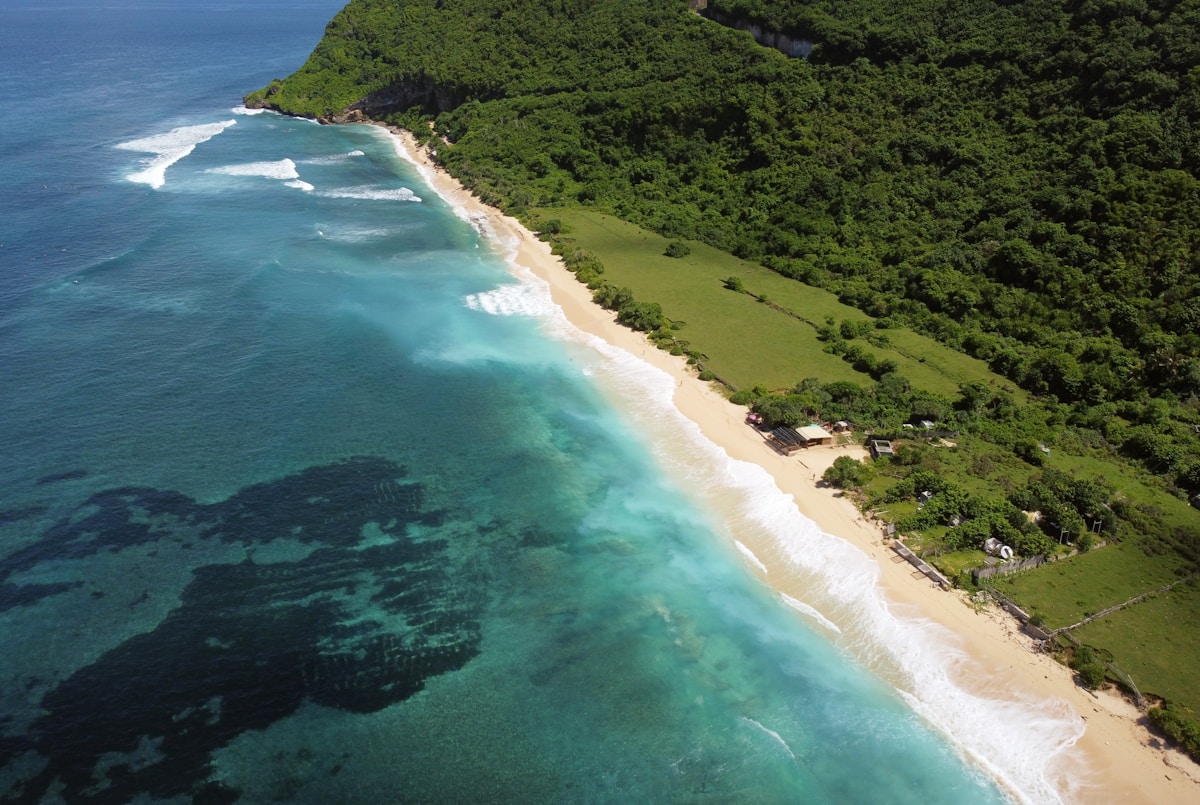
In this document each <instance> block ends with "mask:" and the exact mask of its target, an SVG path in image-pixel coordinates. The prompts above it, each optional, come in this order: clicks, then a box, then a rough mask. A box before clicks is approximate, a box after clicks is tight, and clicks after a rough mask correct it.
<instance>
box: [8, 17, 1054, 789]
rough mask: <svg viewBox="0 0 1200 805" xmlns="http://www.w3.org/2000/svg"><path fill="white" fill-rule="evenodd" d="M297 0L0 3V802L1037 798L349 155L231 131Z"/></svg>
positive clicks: (654, 424) (529, 298) (897, 657)
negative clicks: (761, 557)
mask: <svg viewBox="0 0 1200 805" xmlns="http://www.w3.org/2000/svg"><path fill="white" fill-rule="evenodd" d="M338 7H339V4H338V3H336V2H316V1H315V0H314V1H313V2H283V1H282V0H264V1H263V2H258V3H241V4H233V3H219V2H187V3H180V4H174V3H172V4H166V3H161V4H156V3H149V2H136V0H130V1H129V2H124V3H120V4H115V5H106V4H99V5H92V4H86V5H85V4H80V5H75V6H72V5H67V4H62V3H55V2H50V3H45V2H43V3H18V4H16V5H15V6H14V5H13V4H8V5H5V6H4V7H3V8H2V9H0V91H2V93H3V97H4V98H5V99H6V103H5V104H4V105H3V106H0V188H3V190H2V192H0V378H2V381H3V388H4V393H3V395H0V431H2V433H3V437H2V438H0V489H2V490H3V493H2V494H3V497H2V498H0V792H3V793H2V794H0V799H3V798H11V799H13V800H14V801H29V802H36V801H56V800H58V799H63V800H66V801H71V802H128V801H140V802H149V801H156V800H164V801H165V800H178V801H208V802H229V801H243V802H263V801H278V800H284V801H295V802H381V801H399V800H414V801H427V802H437V801H440V802H454V801H461V802H465V801H472V802H517V801H520V802H635V801H636V802H839V803H840V802H863V803H867V802H870V803H876V802H894V803H922V805H932V803H958V802H966V801H970V802H973V803H986V802H1000V801H1003V797H1002V795H1001V794H1000V793H998V789H997V787H996V785H995V784H994V783H992V782H990V780H989V778H988V776H987V775H985V773H984V772H983V771H981V766H978V765H976V763H975V762H974V761H968V760H965V759H964V757H974V758H976V760H977V761H979V762H981V763H982V764H984V765H987V766H988V768H989V772H990V773H991V774H995V775H998V776H1000V777H1003V778H1005V779H1006V780H1008V782H1009V783H1010V784H1011V785H1014V786H1016V787H1017V788H1019V789H1021V790H1022V791H1023V793H1024V794H1026V795H1027V796H1029V797H1031V798H1033V799H1039V798H1045V797H1049V796H1051V794H1050V793H1049V791H1048V789H1044V788H1042V789H1039V788H1037V785H1036V783H1037V782H1038V781H1039V779H1040V778H1039V776H1038V775H1039V772H1038V771H1037V769H1034V771H1033V772H1029V773H1027V774H1025V776H1022V774H1023V772H1022V770H1019V769H1017V768H1016V765H1017V763H1016V762H1015V761H1014V760H1013V758H1006V757H999V758H997V757H991V756H990V752H989V749H988V747H989V746H990V744H988V743H987V741H986V740H983V739H980V738H979V736H978V735H976V734H974V733H972V732H971V730H970V729H969V728H961V725H958V726H959V727H960V728H958V729H957V731H955V730H956V725H955V723H954V721H955V719H954V717H953V715H954V714H957V715H958V716H960V717H961V716H963V715H964V713H967V712H968V711H969V710H970V708H971V707H976V706H978V703H977V702H975V701H974V700H968V701H966V703H956V702H955V701H952V702H951V704H952V706H953V707H957V708H958V709H956V710H952V711H948V712H950V713H951V715H950V716H947V714H946V712H941V711H938V710H937V709H936V708H933V709H932V710H929V708H928V707H927V705H928V703H927V702H926V703H925V704H924V705H923V704H922V703H921V702H920V701H917V705H916V706H917V707H918V709H923V710H925V711H927V712H926V713H925V714H926V716H929V717H930V718H932V719H933V720H934V721H939V722H941V723H943V724H945V725H946V728H947V729H948V730H949V732H951V733H953V734H952V736H951V738H952V739H953V745H954V746H958V747H959V748H958V749H957V750H956V749H952V743H951V740H949V739H947V738H946V737H943V736H942V735H940V734H939V733H937V732H935V731H934V730H933V729H932V728H930V727H929V726H928V725H927V722H926V721H925V720H924V719H923V718H921V717H919V716H918V715H917V714H916V711H915V710H914V709H913V702H914V698H913V696H912V695H911V694H908V695H902V694H901V693H900V692H899V691H898V690H897V689H896V687H894V685H896V684H901V687H902V688H903V686H904V685H903V682H904V680H906V679H907V680H909V681H910V682H911V681H912V678H913V677H914V675H915V671H914V670H913V669H914V668H916V667H917V666H919V665H920V664H921V663H922V662H925V660H924V659H922V658H919V657H918V658H917V659H915V660H912V659H911V658H910V659H908V660H906V659H905V658H904V656H903V655H904V654H905V651H904V650H903V649H901V648H897V647H896V646H891V647H889V646H888V645H886V644H885V643H879V644H878V645H875V644H873V643H872V642H871V641H873V640H876V641H878V640H880V638H879V634H880V633H881V631H887V629H886V628H885V627H884V626H880V624H883V623H884V622H885V621H886V620H887V615H886V613H884V614H878V613H875V614H871V615H870V617H868V616H866V615H864V614H863V613H864V612H869V613H874V612H875V610H872V609H871V607H878V606H879V602H878V600H877V599H875V598H871V599H869V601H868V603H867V604H863V603H862V602H863V601H864V600H867V599H860V598H855V597H854V596H862V595H867V593H865V592H864V588H867V587H869V586H870V584H869V578H870V576H869V572H867V571H864V570H863V568H865V567H867V565H868V564H869V563H860V562H859V559H858V558H856V557H854V556H850V557H849V558H846V554H845V553H844V551H842V549H841V548H839V547H838V545H837V542H836V540H832V539H830V538H827V537H825V536H824V535H820V534H819V532H816V531H815V529H812V528H811V524H806V521H802V518H799V516H798V515H797V514H796V513H795V512H794V510H791V511H782V510H780V511H782V513H780V511H776V510H775V509H773V508H772V507H778V506H780V505H781V504H780V501H781V500H782V498H781V496H779V495H778V494H774V495H773V493H772V492H771V490H770V489H768V488H766V487H764V486H763V483H762V481H761V479H759V478H757V477H756V476H753V473H751V474H750V476H747V477H742V476H745V470H744V468H742V469H740V470H739V469H737V468H734V470H736V471H735V472H733V474H734V475H738V473H739V472H741V473H742V476H739V477H741V480H734V481H731V480H729V478H727V477H725V476H726V475H728V474H729V472H730V467H727V466H724V465H722V464H721V462H720V457H719V456H714V454H713V453H712V450H711V449H710V448H709V447H705V446H704V445H703V444H700V443H699V442H695V439H694V437H691V436H687V434H686V428H684V429H682V431H680V432H684V436H685V438H684V439H683V440H682V442H680V443H679V444H682V445H683V446H680V447H672V448H669V449H668V448H665V447H662V445H663V444H665V443H667V442H669V439H667V440H666V441H665V442H664V441H663V436H662V434H663V433H664V432H670V431H671V429H672V428H675V429H679V428H680V426H679V424H678V423H677V422H676V421H675V420H673V419H671V416H672V415H671V412H670V409H669V406H668V405H667V402H668V400H669V391H670V390H669V387H668V388H667V389H666V391H665V392H664V390H663V388H662V387H661V380H660V379H658V378H656V377H655V376H654V374H653V372H652V371H650V370H648V369H646V368H645V367H642V366H639V365H638V363H637V361H635V360H634V359H632V358H630V357H629V356H621V355H616V354H615V353H612V352H611V351H608V350H603V349H597V348H596V347H595V345H590V344H589V343H588V342H587V340H586V339H583V338H581V337H578V335H577V334H573V333H572V332H571V331H570V329H569V328H568V327H566V326H565V325H564V324H563V323H562V322H561V320H559V319H558V318H557V317H556V314H555V311H554V309H553V306H552V305H550V304H549V302H548V301H547V298H546V296H545V292H544V289H541V288H539V287H538V286H537V285H536V283H534V282H532V281H530V280H528V279H525V280H521V279H518V278H516V277H514V275H513V274H512V273H511V272H510V269H509V267H508V265H507V264H506V262H505V260H504V255H503V244H497V243H495V242H494V240H491V239H489V238H488V237H487V233H486V232H481V231H480V230H479V229H478V228H477V227H475V226H472V225H471V223H470V222H467V221H464V220H463V219H462V218H460V217H459V216H457V215H456V214H455V211H454V210H452V209H451V208H450V207H449V206H448V205H447V204H446V203H445V202H443V201H442V200H441V199H439V198H438V197H437V196H436V195H434V194H433V193H432V192H431V191H429V190H428V189H427V188H425V187H424V186H423V185H422V184H421V182H420V180H419V178H418V177H417V176H416V175H415V174H414V173H413V171H412V170H411V169H410V167H409V166H408V165H407V163H405V162H404V161H403V160H402V159H400V158H399V157H398V156H397V153H396V151H395V148H394V145H393V143H392V142H391V140H390V139H389V138H388V137H387V136H386V135H385V134H383V133H382V132H380V131H379V130H377V129H374V128H370V127H361V126H360V127H322V126H318V125H316V124H313V123H311V122H307V121H301V120H292V119H287V118H282V117H279V116H277V115H273V114H260V115H248V114H245V113H244V110H240V109H238V108H237V107H238V105H239V99H240V97H241V95H242V94H243V93H244V92H246V91H248V90H250V89H253V88H256V87H259V86H261V85H263V84H265V83H267V81H269V80H270V79H271V78H273V77H277V76H284V75H286V74H288V73H289V72H291V71H292V70H293V69H295V68H296V67H297V66H299V64H300V63H301V62H302V61H303V59H304V58H305V56H306V55H307V53H308V52H309V50H311V48H312V46H313V45H314V44H315V43H316V41H317V40H318V39H319V37H320V34H321V31H322V29H323V26H324V23H325V22H326V21H327V20H328V19H329V18H330V17H331V16H332V15H333V14H334V13H335V12H336V11H337V9H338ZM189 149H190V150H189ZM622 399H624V400H632V401H634V403H635V404H632V405H628V406H623V405H621V404H620V403H619V401H620V400H622ZM614 400H617V401H618V402H616V403H614ZM638 400H642V401H643V402H644V403H645V404H644V405H643V406H641V407H642V408H644V409H645V410H648V411H652V412H656V413H652V414H646V415H644V416H642V417H641V418H639V417H638V416H634V415H631V413H630V411H631V410H636V409H637V408H638V407H639V406H638V405H637V404H636V403H637V401H638ZM676 438H678V433H676ZM689 439H691V440H692V441H691V442H689ZM692 442H695V443H694V444H693V443H692ZM685 443H686V444H685ZM689 445H690V446H689ZM688 479H690V480H688ZM685 487H686V489H685ZM710 498H711V499H714V500H715V499H716V498H722V499H726V498H727V499H729V500H731V501H732V503H729V504H728V505H725V506H723V507H722V506H718V505H716V504H715V503H714V504H713V505H709V504H710V502H711V500H710ZM764 501H765V502H764ZM782 505H783V507H784V509H786V508H787V503H786V500H783V503H782ZM728 510H741V511H743V512H745V513H746V514H745V517H744V518H742V520H740V521H736V522H729V521H726V520H722V519H721V517H719V516H718V512H719V511H728ZM781 523H783V526H781V525H780V524H781ZM739 529H741V530H739ZM772 529H776V530H778V531H780V533H782V531H783V530H787V531H789V533H790V535H791V536H790V537H789V538H791V537H794V536H795V534H796V533H797V532H798V531H800V532H803V534H804V535H805V536H804V539H807V540H809V542H807V543H805V545H807V546H808V547H806V548H805V554H806V555H807V556H809V557H812V556H815V555H818V554H820V553H821V551H826V552H827V556H826V559H827V560H828V561H825V564H827V565H828V564H831V563H833V562H834V561H835V560H836V561H837V562H841V563H842V565H841V567H842V572H841V574H840V577H841V578H843V579H844V578H845V576H846V574H848V573H862V572H867V576H865V578H867V579H868V582H867V583H866V584H865V585H858V586H857V588H856V591H855V592H854V593H853V595H850V596H849V597H847V595H843V594H842V593H841V592H839V591H838V590H837V589H836V585H832V586H831V585H830V584H829V583H828V579H825V577H823V576H822V573H823V572H825V569H823V568H821V567H816V566H815V565H813V566H806V565H805V561H803V560H799V559H797V560H796V563H797V571H796V572H797V573H799V574H804V573H807V574H809V575H810V576H811V577H812V597H811V599H810V601H811V603H810V604H802V603H801V602H797V601H793V602H792V604H793V607H788V606H786V604H785V602H782V601H781V600H780V599H779V598H778V597H777V596H775V595H773V594H772V593H771V591H770V590H769V589H768V588H766V587H765V586H764V585H762V584H761V583H760V582H759V581H758V580H757V578H756V576H755V574H754V573H753V572H751V568H750V567H748V566H747V564H746V563H745V562H743V561H742V560H741V557H740V556H739V553H738V551H737V550H734V549H732V548H731V546H733V545H735V544H736V543H735V541H734V539H735V537H737V542H742V541H743V540H745V541H747V542H750V541H753V540H752V537H754V536H755V533H757V535H758V537H757V538H758V539H759V540H760V541H761V540H763V539H768V537H769V535H770V534H771V533H774V532H773V531H772ZM751 532H755V533H751ZM764 534H765V535H768V536H767V537H764V536H763V535H764ZM789 544H791V545H792V547H793V548H794V547H795V544H792V543H784V542H780V546H781V547H780V549H779V551H780V555H781V556H782V555H786V554H787V551H788V550H789V549H788V545H789ZM823 579H825V580H824V581H823ZM851 586H853V585H851ZM811 606H819V608H820V609H822V610H823V611H824V612H825V615H828V617H829V618H830V619H832V620H824V617H825V616H824V615H817V614H816V609H810V608H809V607H811ZM797 608H799V609H800V610H801V611H802V612H807V613H808V614H809V615H812V616H813V617H809V618H801V617H798V615H797V612H796V609H797ZM880 612H883V610H882V609H880ZM814 618H815V619H814ZM835 621H836V622H837V623H840V624H841V626H840V628H839V626H838V625H835V623H834V622H835ZM897 639H899V638H897ZM897 645H899V644H897ZM878 657H884V658H885V659H884V660H880V661H878V662H872V660H871V658H878ZM888 657H891V658H892V659H887V658H888ZM864 663H871V664H872V665H873V666H878V667H875V670H874V671H871V670H867V669H866V666H865V665H864ZM906 663H907V664H906ZM931 667H932V666H931ZM881 668H882V669H883V670H882V673H883V674H884V676H885V677H887V678H888V681H884V678H881V677H880V676H878V675H877V672H879V671H880V669H881ZM888 669H891V671H890V672H889V670H888ZM941 698H943V699H947V698H948V699H950V700H953V699H954V697H953V696H949V697H941ZM918 699H919V697H918ZM960 705H961V706H960ZM985 712H986V711H985ZM931 713H932V715H931ZM985 717H991V718H994V717H995V714H994V713H992V714H991V715H990V716H985ZM967 720H969V719H967ZM1018 728H1019V727H1018ZM995 731H996V730H995V728H993V729H992V730H990V732H995ZM1000 731H1001V732H1003V729H1001V730H1000ZM984 732H987V730H985V731H984ZM1055 735H1057V733H1053V731H1052V735H1051V738H1050V739H1048V740H1049V741H1050V743H1053V740H1055V738H1054V736H1055ZM973 741H974V743H972V742H973ZM1033 754H1034V756H1035V757H1037V756H1038V755H1039V754H1040V750H1038V749H1037V747H1034V752H1033ZM1013 757H1015V758H1017V759H1020V758H1025V757H1027V756H1026V755H1022V754H1017V755H1014V756H1013ZM1038 760H1039V762H1044V758H1039V759H1038ZM1006 764H1007V765H1006ZM1034 765H1036V763H1035V764H1034ZM1025 771H1028V770H1025ZM1031 781H1032V782H1033V783H1034V784H1033V785H1031Z"/></svg>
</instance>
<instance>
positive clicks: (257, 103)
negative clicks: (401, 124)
mask: <svg viewBox="0 0 1200 805" xmlns="http://www.w3.org/2000/svg"><path fill="white" fill-rule="evenodd" d="M276 92H278V85H275V84H272V85H271V86H270V87H268V88H267V89H266V91H265V92H263V93H262V94H261V95H258V94H257V93H252V94H251V95H248V96H246V99H245V103H246V106H247V107H249V108H251V109H254V108H261V109H274V110H275V111H278V112H285V113H288V114H291V112H289V110H287V109H284V108H282V107H281V106H280V105H279V104H277V103H275V102H273V101H272V97H273V96H274V95H275V94H276ZM488 97H489V96H488V94H487V93H481V92H479V91H477V90H476V91H472V90H471V89H469V88H466V87H447V86H443V85H441V84H438V83H437V82H436V81H435V80H434V79H433V78H431V77H429V76H425V75H422V76H415V77H409V78H404V79H401V80H400V81H397V82H396V83H394V84H392V85H390V86H388V87H385V88H384V89H381V90H376V91H375V92H372V93H369V94H367V95H366V96H364V97H362V98H360V99H359V100H357V101H355V102H354V103H352V104H350V105H349V106H347V107H346V108H345V109H344V110H342V111H341V112H338V113H335V114H331V115H326V116H322V117H318V118H317V120H319V121H320V122H322V123H360V122H363V121H366V120H379V119H382V118H383V117H385V116H386V115H389V114H392V113H394V112H402V111H404V110H406V109H411V108H412V107H414V106H418V107H420V108H421V109H422V110H424V111H425V112H427V113H431V114H437V113H439V112H444V111H447V110H449V109H454V108H455V107H457V106H459V105H461V104H462V103H463V101H465V100H466V99H468V98H480V99H484V100H486V99H488Z"/></svg>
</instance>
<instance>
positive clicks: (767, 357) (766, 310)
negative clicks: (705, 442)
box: [540, 209, 1011, 396]
mask: <svg viewBox="0 0 1200 805" xmlns="http://www.w3.org/2000/svg"><path fill="white" fill-rule="evenodd" d="M540 213H541V215H542V217H544V218H551V217H554V218H558V219H559V220H560V221H562V222H563V223H564V224H566V228H567V231H565V232H564V233H563V235H562V238H563V240H566V241H568V242H571V243H573V244H574V245H578V246H580V247H582V248H584V249H587V250H588V251H590V252H592V253H594V254H595V255H596V256H597V257H598V258H599V259H600V261H601V262H602V263H603V264H604V267H605V273H604V279H605V280H607V281H608V282H610V283H613V284H614V285H618V286H626V287H628V288H629V289H630V290H632V291H633V295H634V297H635V298H636V299H637V300H638V301H639V302H657V303H658V304H660V305H662V308H663V312H664V313H665V314H666V315H667V317H668V318H670V319H672V320H674V321H682V322H684V323H685V326H684V327H683V328H682V329H681V330H680V331H679V338H680V339H683V340H686V341H688V342H689V343H690V345H691V347H692V349H693V350H696V351H699V352H701V353H703V354H704V355H706V356H707V357H708V359H707V361H705V365H706V367H707V368H709V369H711V370H712V371H713V372H715V373H716V374H718V375H720V376H721V377H722V378H724V379H725V380H727V381H728V382H730V383H732V384H733V385H734V386H736V387H738V388H747V387H750V386H754V385H761V386H765V387H766V388H770V389H783V388H790V387H792V386H795V385H797V384H798V383H799V382H800V381H801V380H803V379H804V378H807V377H817V378H820V379H821V380H822V381H823V382H832V381H835V380H848V381H851V382H855V383H859V384H862V385H869V384H870V383H872V382H873V381H872V380H871V378H870V377H868V376H867V375H865V374H863V373H861V372H858V371H855V370H854V369H853V368H852V367H851V366H850V365H849V364H848V363H846V362H845V361H843V360H842V359H841V357H840V356H837V355H831V354H829V353H827V352H825V351H824V347H825V344H824V343H823V342H821V341H819V340H818V339H817V329H816V326H817V325H822V324H824V323H825V321H826V319H827V318H829V317H832V318H833V319H834V320H836V321H839V322H840V321H842V320H847V319H848V320H852V321H862V320H865V319H867V316H866V315H865V314H863V313H862V312H861V311H859V310H857V309H855V308H852V307H849V306H847V305H843V304H842V303H841V302H839V301H838V300H837V297H835V296H834V295H833V294H831V293H829V292H827V291H824V290H821V289H819V288H813V287H811V286H807V285H804V284H803V283H800V282H796V281H795V280H791V279H788V278H786V277H783V276H780V275H779V274H776V273H775V272H773V271H770V270H769V269H766V268H763V267H762V266H759V265H756V264H754V263H750V262H747V261H745V260H740V259H738V258H737V257H734V256H733V255H730V254H727V253H725V252H721V251H718V250H717V249H713V248H712V247H710V246H706V245H705V244H703V243H698V242H695V241H688V242H687V245H688V247H689V248H690V249H691V253H690V254H688V255H687V256H685V257H683V258H673V257H667V256H665V255H664V254H663V252H664V251H665V250H666V247H667V245H668V244H669V243H671V241H670V240H669V239H667V238H664V237H661V236H659V235H656V234H654V233H653V232H648V231H646V230H643V229H640V228H638V227H636V226H634V225H633V224H629V223H625V222H623V221H620V220H618V219H616V218H612V217H610V216H607V215H601V214H599V213H595V212H591V211H585V210H572V209H548V210H542V211H540ZM730 276H734V277H738V278H739V279H741V280H742V283H743V285H744V286H745V288H746V290H747V291H750V292H751V293H753V294H756V295H758V296H762V297H765V298H767V299H769V300H770V301H771V302H773V303H775V304H777V305H780V306H781V307H784V308H786V309H787V310H788V311H791V312H792V313H794V314H796V315H797V316H799V317H801V318H802V319H804V320H806V321H802V320H800V319H797V318H794V317H793V316H791V315H788V314H787V313H783V312H780V311H778V310H775V309H773V308H771V307H769V306H768V305H765V304H763V303H762V302H759V301H757V300H756V299H755V298H754V297H753V296H750V295H749V294H742V293H736V292H734V291H731V290H729V289H727V288H726V287H725V286H724V284H723V282H722V280H724V279H725V278H726V277H730ZM882 332H883V333H884V334H886V336H887V337H888V339H889V340H891V341H892V342H893V344H895V347H896V348H886V347H885V348H877V347H867V348H868V349H870V350H871V351H872V352H873V353H874V354H876V355H877V356H878V357H880V358H891V359H892V360H894V361H896V362H897V364H898V366H899V368H898V371H899V373H900V374H902V375H904V376H905V377H907V378H908V379H909V380H910V381H912V383H913V384H914V386H916V387H918V388H924V389H927V390H929V391H934V392H938V393H942V394H946V395H948V396H953V395H955V394H956V393H957V391H958V386H959V384H960V383H964V382H968V381H979V382H985V383H989V384H993V385H997V386H1001V385H1002V386H1004V387H1008V386H1009V385H1011V384H1008V383H1006V382H1005V381H1003V380H1002V379H1001V378H999V377H998V376H996V375H994V374H992V373H991V372H990V371H989V370H988V368H987V365H986V364H985V363H983V362H982V361H978V360H975V359H974V358H970V357H968V356H965V355H962V354H960V353H957V352H954V351H953V350H950V349H948V348H946V347H944V346H942V345H941V344H938V343H937V342H935V341H933V340H931V339H928V338H925V337H924V336H920V335H917V334H916V333H912V332H908V331H901V330H887V331H882ZM856 343H857V342H856ZM863 344H864V346H866V345H865V342H863Z"/></svg>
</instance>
